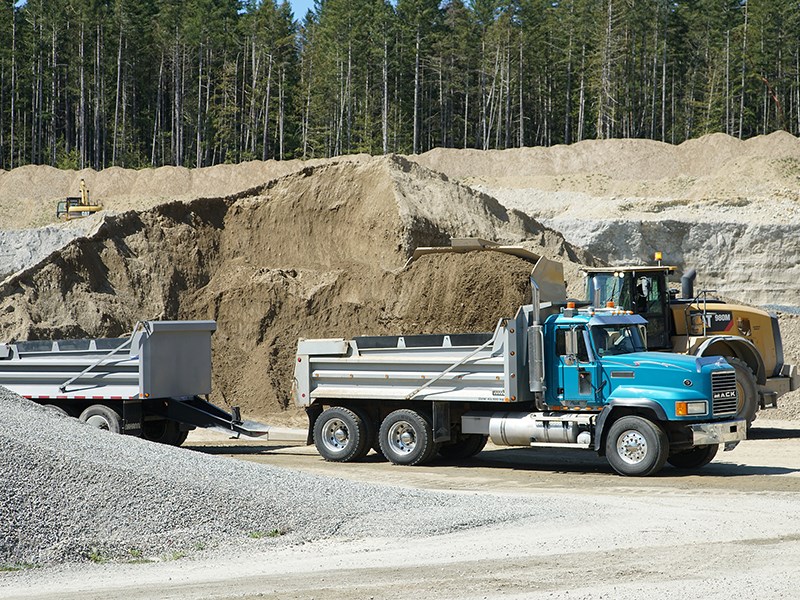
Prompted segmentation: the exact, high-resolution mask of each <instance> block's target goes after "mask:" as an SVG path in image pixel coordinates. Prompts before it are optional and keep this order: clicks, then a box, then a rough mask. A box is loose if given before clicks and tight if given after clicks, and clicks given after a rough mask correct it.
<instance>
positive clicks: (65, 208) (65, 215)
mask: <svg viewBox="0 0 800 600" xmlns="http://www.w3.org/2000/svg"><path fill="white" fill-rule="evenodd" d="M99 210H103V205H102V204H98V203H95V204H92V203H91V202H90V201H89V190H88V189H87V188H86V181H84V180H83V179H81V195H80V196H68V197H67V198H65V199H64V200H60V201H59V202H58V205H57V206H56V218H57V219H62V220H65V221H71V220H73V219H80V218H82V217H88V216H89V215H93V214H94V213H96V212H97V211H99Z"/></svg>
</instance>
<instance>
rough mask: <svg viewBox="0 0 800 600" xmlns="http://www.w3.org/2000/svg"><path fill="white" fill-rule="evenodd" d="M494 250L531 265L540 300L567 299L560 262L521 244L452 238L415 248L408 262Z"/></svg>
mask: <svg viewBox="0 0 800 600" xmlns="http://www.w3.org/2000/svg"><path fill="white" fill-rule="evenodd" d="M480 251H493V252H502V253H504V254H511V255H512V256H517V257H519V258H521V259H523V260H527V261H528V262H530V263H532V264H533V265H534V267H533V272H532V273H531V277H533V278H534V279H535V280H536V283H537V284H538V286H539V291H540V294H541V301H542V302H550V303H552V304H563V303H564V302H566V301H567V288H566V285H565V283H564V267H563V265H562V264H561V263H560V262H557V261H554V260H550V259H549V258H546V257H544V256H541V255H539V254H536V253H534V252H531V251H530V250H527V249H525V248H523V247H521V246H503V245H501V244H498V243H496V242H491V241H489V240H484V239H481V238H453V239H452V240H450V246H429V247H421V248H417V249H416V250H414V254H413V255H412V256H411V258H410V259H409V261H408V262H409V263H412V262H414V261H415V260H418V259H419V258H420V257H422V256H426V255H428V254H448V253H457V254H464V253H466V252H480Z"/></svg>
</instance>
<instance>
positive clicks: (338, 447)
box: [314, 406, 367, 462]
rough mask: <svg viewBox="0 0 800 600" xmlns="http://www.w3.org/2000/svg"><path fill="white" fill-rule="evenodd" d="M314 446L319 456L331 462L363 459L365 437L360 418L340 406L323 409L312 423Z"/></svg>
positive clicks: (365, 443) (365, 445) (365, 444)
mask: <svg viewBox="0 0 800 600" xmlns="http://www.w3.org/2000/svg"><path fill="white" fill-rule="evenodd" d="M314 445H315V446H316V447H317V452H319V454H320V456H322V458H324V459H325V460H328V461H331V462H349V461H351V460H356V459H358V458H361V457H363V456H364V454H365V451H364V450H365V448H367V435H366V431H365V428H364V423H363V422H362V420H361V417H359V416H358V415H357V414H356V413H354V412H353V411H352V410H349V409H347V408H343V407H341V406H332V407H331V408H327V409H325V410H324V411H322V414H321V415H320V416H319V417H318V418H317V421H316V423H314Z"/></svg>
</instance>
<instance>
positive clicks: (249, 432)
mask: <svg viewBox="0 0 800 600" xmlns="http://www.w3.org/2000/svg"><path fill="white" fill-rule="evenodd" d="M216 328H217V325H216V323H215V322H214V321H141V322H139V323H137V324H136V325H135V327H134V328H133V331H132V333H131V335H130V336H128V337H124V338H100V339H69V340H53V341H51V340H33V341H25V342H15V343H3V344H0V385H2V386H4V387H6V388H8V389H9V390H11V391H12V392H15V393H17V394H19V395H20V396H22V397H24V398H27V399H29V400H33V401H34V402H37V403H39V404H43V405H47V406H50V407H52V408H53V409H54V410H57V411H58V412H61V413H63V414H65V415H68V416H71V417H76V418H78V419H80V420H81V421H84V422H86V423H87V424H89V425H91V426H94V427H98V428H100V429H107V430H109V431H113V432H116V433H123V434H126V435H134V436H139V437H143V438H145V439H148V440H151V441H155V442H161V443H165V444H171V445H176V446H178V445H180V444H182V443H183V442H184V441H185V440H186V436H187V434H188V432H189V431H190V430H191V429H194V428H195V427H203V428H209V429H217V430H220V431H223V432H226V433H231V434H236V435H238V434H242V435H246V436H251V437H259V436H263V435H266V434H267V433H268V431H269V428H268V427H267V426H265V425H261V424H259V423H254V422H251V421H242V419H241V415H240V411H239V409H238V408H235V407H234V408H233V409H232V410H231V412H227V411H225V410H223V409H222V408H220V407H218V406H215V405H214V404H212V403H211V402H209V401H208V395H209V394H210V393H211V335H212V334H213V332H214V331H216ZM204 396H205V398H203V397H204Z"/></svg>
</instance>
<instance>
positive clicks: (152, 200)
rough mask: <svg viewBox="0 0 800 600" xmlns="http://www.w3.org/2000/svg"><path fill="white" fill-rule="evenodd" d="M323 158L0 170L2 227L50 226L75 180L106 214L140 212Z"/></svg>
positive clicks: (221, 192)
mask: <svg viewBox="0 0 800 600" xmlns="http://www.w3.org/2000/svg"><path fill="white" fill-rule="evenodd" d="M366 159H368V157H367V156H366V155H353V156H346V157H340V158H337V159H336V160H337V162H343V161H352V162H359V161H361V160H366ZM326 162H330V161H326V160H309V161H302V160H286V161H276V160H270V161H251V162H246V163H241V164H238V165H215V166H213V167H204V168H201V169H187V168H185V167H159V168H157V169H141V170H133V169H122V168H120V167H111V168H109V169H104V170H102V171H95V170H93V169H83V170H81V171H71V170H61V169H56V168H54V167H48V166H33V165H29V166H25V167H19V168H17V169H13V170H11V171H0V211H2V214H3V215H4V217H3V228H4V229H25V228H30V227H40V226H43V225H46V224H48V223H53V222H54V221H55V220H56V218H55V212H56V202H57V201H58V200H62V199H64V198H65V197H67V196H77V195H78V193H79V191H80V180H81V179H84V180H85V181H86V186H87V187H88V188H89V190H90V199H91V200H92V201H96V202H100V203H102V205H103V207H104V208H105V209H106V210H107V211H111V212H114V211H116V212H119V211H125V210H133V209H135V210H144V209H147V208H151V207H153V206H155V205H157V204H161V203H164V202H171V201H174V200H194V199H196V198H206V197H221V196H230V195H234V194H238V193H241V192H242V191H244V190H247V189H250V188H253V187H256V186H258V185H263V184H264V183H266V182H267V181H270V180H272V179H276V178H279V177H282V176H284V175H287V174H289V173H296V172H297V171H301V170H303V169H306V168H308V167H313V166H317V165H320V164H325V163H326Z"/></svg>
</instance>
